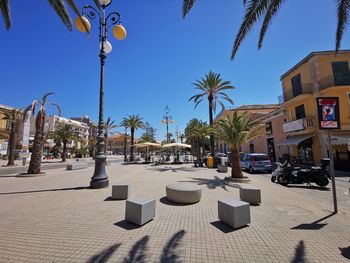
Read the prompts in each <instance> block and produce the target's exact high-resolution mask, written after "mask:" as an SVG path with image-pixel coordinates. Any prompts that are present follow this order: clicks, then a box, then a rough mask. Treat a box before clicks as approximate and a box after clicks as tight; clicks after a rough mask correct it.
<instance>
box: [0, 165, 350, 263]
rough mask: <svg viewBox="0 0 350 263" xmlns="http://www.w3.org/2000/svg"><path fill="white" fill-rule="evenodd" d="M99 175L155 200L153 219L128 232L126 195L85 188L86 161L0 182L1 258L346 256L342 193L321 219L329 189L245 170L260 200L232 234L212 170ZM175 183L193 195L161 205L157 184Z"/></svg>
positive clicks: (116, 168) (348, 218) (349, 253)
mask: <svg viewBox="0 0 350 263" xmlns="http://www.w3.org/2000/svg"><path fill="white" fill-rule="evenodd" d="M107 171H108V175H109V178H110V185H112V184H113V183H115V182H117V181H119V180H122V181H128V182H130V183H131V185H132V195H141V196H152V197H154V198H156V200H157V211H156V218H155V219H154V220H153V221H151V222H150V223H148V224H146V225H144V226H143V227H141V228H136V227H134V226H133V225H131V224H129V223H127V222H125V221H124V209H125V201H109V199H108V197H109V196H110V194H111V186H110V187H109V188H106V189H99V190H91V189H87V188H85V186H88V185H89V181H90V177H91V175H92V172H93V169H92V168H91V167H89V168H88V169H85V170H80V171H79V170H78V171H64V170H63V169H57V170H50V171H48V172H47V175H46V176H39V177H32V178H0V207H1V210H0V262H349V258H350V208H349V207H350V196H349V199H346V198H345V199H344V197H343V196H342V198H343V199H342V200H343V201H342V204H341V206H340V207H341V211H340V213H338V214H337V215H333V216H330V217H328V218H326V219H324V220H322V218H324V217H326V216H329V215H330V214H331V209H332V204H331V203H330V201H329V200H328V199H324V200H323V199H322V197H323V196H326V195H331V192H327V191H324V192H322V193H321V194H320V193H319V192H317V193H318V194H317V195H315V196H311V195H312V194H313V192H314V191H318V190H314V189H293V188H285V187H282V186H280V185H277V184H273V183H271V182H270V181H269V179H268V178H267V177H265V176H263V175H250V177H251V178H252V182H251V183H252V184H255V185H257V186H259V187H260V188H261V189H262V204H261V205H260V206H251V220H252V223H251V224H250V225H249V226H248V227H245V228H242V229H238V230H235V231H233V230H232V229H230V228H229V227H227V226H225V225H224V224H222V223H220V222H219V221H218V218H217V200H218V199H220V198H223V197H229V196H230V197H236V198H238V197H239V192H238V189H236V188H234V187H231V186H230V185H226V184H225V183H224V181H223V180H222V179H223V177H224V175H223V174H218V173H217V172H216V171H215V170H208V169H205V168H192V167H191V166H190V165H188V166H169V165H168V166H157V167H152V166H143V165H128V166H122V165H120V164H111V165H110V166H108V167H107ZM226 175H227V174H226ZM175 181H193V182H194V183H198V184H201V185H202V186H203V195H202V200H201V201H200V202H199V203H197V204H194V205H186V206H180V205H174V204H171V203H169V202H168V201H167V200H166V198H164V196H165V186H166V184H168V183H171V182H175ZM340 194H342V193H338V195H340ZM309 195H310V196H311V197H310V198H309ZM106 199H107V200H106ZM320 219H321V221H320ZM342 249H343V250H342ZM342 251H343V252H342ZM342 253H343V255H341V254H342Z"/></svg>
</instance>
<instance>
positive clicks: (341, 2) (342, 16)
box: [335, 0, 350, 52]
mask: <svg viewBox="0 0 350 263" xmlns="http://www.w3.org/2000/svg"><path fill="white" fill-rule="evenodd" d="M349 14H350V1H349V0H337V15H338V24H337V33H336V44H335V51H336V52H338V50H339V48H340V44H341V41H342V38H343V34H344V30H345V27H346V25H347V23H348V20H349Z"/></svg>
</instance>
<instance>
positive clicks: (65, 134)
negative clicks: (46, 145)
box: [49, 124, 79, 162]
mask: <svg viewBox="0 0 350 263" xmlns="http://www.w3.org/2000/svg"><path fill="white" fill-rule="evenodd" d="M49 137H51V138H53V139H54V140H56V141H60V142H62V144H63V151H62V162H65V161H66V159H67V143H68V142H69V141H72V140H78V138H79V136H78V133H77V130H76V129H75V128H73V127H72V126H71V125H69V124H60V125H58V126H57V127H56V129H55V131H54V132H53V133H52V134H51V135H49Z"/></svg>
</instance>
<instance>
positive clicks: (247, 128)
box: [212, 111, 265, 178]
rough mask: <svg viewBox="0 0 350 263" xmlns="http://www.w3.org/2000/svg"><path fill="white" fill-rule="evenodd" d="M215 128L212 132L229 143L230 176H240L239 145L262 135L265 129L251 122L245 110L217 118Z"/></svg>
mask: <svg viewBox="0 0 350 263" xmlns="http://www.w3.org/2000/svg"><path fill="white" fill-rule="evenodd" d="M215 128H216V129H213V130H212V132H213V133H215V135H216V136H217V137H218V138H219V139H220V140H222V141H223V142H225V143H226V144H227V145H229V147H230V150H231V164H232V165H231V168H232V169H231V177H232V178H242V177H243V174H242V170H241V166H240V163H239V161H240V160H239V147H240V146H241V145H242V144H244V143H247V142H249V141H251V140H253V139H254V138H256V137H257V136H259V135H262V134H263V132H264V131H265V130H264V129H263V125H260V124H257V123H255V122H253V121H252V118H251V117H249V115H248V113H247V112H244V113H243V114H242V115H238V114H237V111H235V112H234V113H233V114H232V116H228V117H227V119H223V120H219V121H218V122H217V123H216V125H215Z"/></svg>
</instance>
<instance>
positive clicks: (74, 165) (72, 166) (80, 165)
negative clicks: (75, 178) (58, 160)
mask: <svg viewBox="0 0 350 263" xmlns="http://www.w3.org/2000/svg"><path fill="white" fill-rule="evenodd" d="M88 167H89V164H88V163H85V162H76V163H69V164H67V170H78V169H85V168H88Z"/></svg>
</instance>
